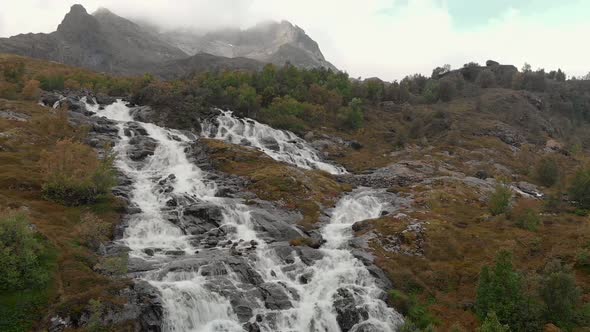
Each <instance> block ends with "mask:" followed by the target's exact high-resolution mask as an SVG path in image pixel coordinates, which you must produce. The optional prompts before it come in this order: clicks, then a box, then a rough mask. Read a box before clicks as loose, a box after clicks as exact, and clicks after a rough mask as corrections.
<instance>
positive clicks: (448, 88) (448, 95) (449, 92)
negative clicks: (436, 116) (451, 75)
mask: <svg viewBox="0 0 590 332" xmlns="http://www.w3.org/2000/svg"><path fill="white" fill-rule="evenodd" d="M456 93H457V85H456V83H455V81H454V80H451V79H442V80H441V81H440V83H439V86H438V94H439V97H440V100H442V101H445V102H448V101H451V100H452V99H453V98H454V97H455V94H456Z"/></svg>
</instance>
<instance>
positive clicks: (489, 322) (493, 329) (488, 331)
mask: <svg viewBox="0 0 590 332" xmlns="http://www.w3.org/2000/svg"><path fill="white" fill-rule="evenodd" d="M509 331H510V327H508V326H507V325H502V324H501V323H500V322H499V321H498V316H496V313H495V312H493V311H491V312H490V313H488V315H487V316H486V319H485V320H484V321H483V324H481V326H480V327H479V329H477V332H509Z"/></svg>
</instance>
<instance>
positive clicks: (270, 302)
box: [260, 282, 293, 310]
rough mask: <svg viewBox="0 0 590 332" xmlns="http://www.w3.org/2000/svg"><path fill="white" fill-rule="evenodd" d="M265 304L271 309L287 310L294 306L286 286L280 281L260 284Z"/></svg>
mask: <svg viewBox="0 0 590 332" xmlns="http://www.w3.org/2000/svg"><path fill="white" fill-rule="evenodd" d="M260 289H261V290H262V295H263V297H264V305H265V306H266V308H267V309H270V310H285V309H290V308H292V307H293V305H292V304H291V300H290V299H289V296H288V295H287V292H286V290H285V287H283V285H281V284H279V283H274V282H267V283H264V284H262V285H260Z"/></svg>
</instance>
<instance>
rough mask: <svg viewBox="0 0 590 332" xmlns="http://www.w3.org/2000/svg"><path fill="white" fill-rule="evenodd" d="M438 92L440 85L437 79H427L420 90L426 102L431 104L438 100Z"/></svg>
mask: <svg viewBox="0 0 590 332" xmlns="http://www.w3.org/2000/svg"><path fill="white" fill-rule="evenodd" d="M439 93H440V85H439V83H438V81H435V80H428V81H427V82H426V86H425V87H424V91H423V92H422V96H423V97H424V100H425V101H426V102H427V103H429V104H433V103H436V102H437V101H438V98H439Z"/></svg>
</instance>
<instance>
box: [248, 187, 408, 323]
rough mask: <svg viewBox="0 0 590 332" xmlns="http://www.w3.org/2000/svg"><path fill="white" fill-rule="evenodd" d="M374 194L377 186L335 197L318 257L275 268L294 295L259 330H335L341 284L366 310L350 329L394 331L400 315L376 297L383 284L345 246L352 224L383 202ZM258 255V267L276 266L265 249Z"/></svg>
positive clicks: (378, 212)
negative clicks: (290, 304)
mask: <svg viewBox="0 0 590 332" xmlns="http://www.w3.org/2000/svg"><path fill="white" fill-rule="evenodd" d="M378 194H379V192H378V191H373V190H369V189H360V190H357V191H355V192H353V193H351V194H349V195H347V196H345V197H344V198H343V199H341V200H340V201H339V202H338V204H337V205H336V207H335V208H334V210H333V211H332V215H331V218H330V223H329V224H327V225H325V226H324V227H323V229H322V232H321V234H322V236H323V238H324V239H325V240H326V243H325V244H324V246H323V247H322V248H321V249H320V250H321V252H322V253H323V255H324V256H323V258H322V259H320V260H318V261H316V262H315V264H313V265H312V266H306V265H304V264H301V263H299V264H297V267H296V268H290V269H289V270H290V273H289V274H276V276H275V277H274V279H276V280H277V281H280V282H282V283H286V284H288V285H289V287H292V288H294V289H296V290H297V292H298V294H299V297H300V299H299V300H298V301H294V308H293V309H290V310H285V311H282V312H278V313H277V316H278V317H277V318H276V322H274V323H273V324H272V325H266V326H264V329H265V330H267V331H293V332H295V331H340V327H339V324H338V317H337V313H336V312H335V308H334V301H335V298H337V297H338V292H339V291H340V290H342V289H346V290H348V291H350V293H351V294H352V296H353V297H354V305H355V306H356V307H357V308H362V309H363V310H364V311H365V312H366V315H367V317H365V318H366V319H364V320H362V321H361V322H359V323H357V324H355V325H354V326H353V327H352V328H351V330H350V331H361V330H362V331H395V330H396V329H397V328H398V327H399V326H401V324H402V323H403V318H402V316H401V315H400V314H399V313H397V312H396V311H394V310H393V309H392V308H389V307H387V305H386V304H385V303H384V302H383V301H381V300H379V297H380V295H381V294H382V292H383V290H381V289H380V288H379V287H378V286H377V285H376V284H375V280H374V278H373V277H372V276H371V275H370V273H369V271H368V270H367V269H366V267H365V266H364V265H363V264H362V262H360V261H359V260H358V259H356V258H355V257H354V256H353V255H352V254H351V253H350V251H349V250H348V248H347V242H348V240H350V239H352V237H353V234H352V225H353V224H354V223H355V222H357V221H361V220H367V219H374V218H377V217H379V216H380V215H381V213H382V212H383V211H384V210H385V209H386V208H387V204H386V203H384V202H382V201H381V199H380V198H379V195H378ZM260 256H261V257H260V262H261V264H259V269H261V270H267V271H276V270H277V267H276V264H277V262H276V260H274V259H272V255H271V254H269V253H265V252H261V255H260ZM269 257H270V258H269ZM263 264H266V266H261V265H263ZM301 276H307V277H306V279H308V281H307V282H306V283H301V282H300V280H301ZM267 314H268V312H267ZM346 314H347V313H345V315H346Z"/></svg>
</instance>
